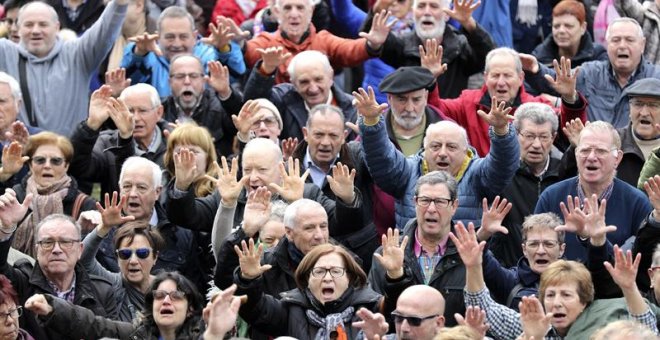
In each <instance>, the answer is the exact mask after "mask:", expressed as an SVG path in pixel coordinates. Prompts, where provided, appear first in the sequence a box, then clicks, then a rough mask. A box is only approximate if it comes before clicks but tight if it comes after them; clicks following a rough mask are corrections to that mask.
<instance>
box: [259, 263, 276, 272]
mask: <svg viewBox="0 0 660 340" xmlns="http://www.w3.org/2000/svg"><path fill="white" fill-rule="evenodd" d="M271 268H273V266H271V265H269V264H265V265H263V266H261V268H260V269H261V272H262V273H263V272H265V271H268V270H270V269H271Z"/></svg>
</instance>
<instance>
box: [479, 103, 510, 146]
mask: <svg viewBox="0 0 660 340" xmlns="http://www.w3.org/2000/svg"><path fill="white" fill-rule="evenodd" d="M511 109H512V108H511V107H506V102H505V101H502V102H500V103H499V104H498V103H497V98H495V97H493V98H492V99H491V104H490V112H488V113H486V112H484V111H482V110H478V111H477V113H478V114H479V116H480V117H481V118H482V119H483V120H485V121H486V122H487V123H488V125H490V126H492V127H493V130H494V131H495V134H497V135H499V136H503V135H506V134H507V133H508V132H509V120H512V119H513V116H512V115H510V114H509V112H511Z"/></svg>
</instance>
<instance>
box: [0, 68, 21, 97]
mask: <svg viewBox="0 0 660 340" xmlns="http://www.w3.org/2000/svg"><path fill="white" fill-rule="evenodd" d="M0 84H7V85H9V89H10V90H11V95H12V96H13V97H14V100H18V99H23V95H22V94H21V86H20V85H19V84H18V81H16V78H14V77H12V76H10V75H9V74H7V73H5V72H0Z"/></svg>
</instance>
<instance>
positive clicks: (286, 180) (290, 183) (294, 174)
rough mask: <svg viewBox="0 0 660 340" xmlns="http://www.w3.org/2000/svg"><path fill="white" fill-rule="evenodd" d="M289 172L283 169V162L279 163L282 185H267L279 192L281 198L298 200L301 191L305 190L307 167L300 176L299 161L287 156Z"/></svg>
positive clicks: (289, 200)
mask: <svg viewBox="0 0 660 340" xmlns="http://www.w3.org/2000/svg"><path fill="white" fill-rule="evenodd" d="M287 164H288V168H289V172H288V173H287V171H286V169H284V164H282V163H280V164H279V169H280V176H281V177H282V186H280V185H279V184H277V183H268V187H269V188H270V189H271V190H272V191H274V192H277V193H278V194H280V196H282V198H283V199H285V200H286V201H287V202H289V203H291V202H294V201H296V200H299V199H301V198H302V197H303V191H304V190H305V180H306V179H307V176H309V169H307V170H306V171H305V173H304V174H303V175H302V176H300V162H299V161H298V159H295V160H294V159H293V158H291V157H289V161H288V162H287Z"/></svg>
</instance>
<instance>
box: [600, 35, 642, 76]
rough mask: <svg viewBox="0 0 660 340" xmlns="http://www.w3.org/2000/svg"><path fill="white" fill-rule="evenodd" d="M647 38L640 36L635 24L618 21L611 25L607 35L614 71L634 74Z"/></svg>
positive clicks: (608, 49)
mask: <svg viewBox="0 0 660 340" xmlns="http://www.w3.org/2000/svg"><path fill="white" fill-rule="evenodd" d="M645 44H646V39H644V37H641V36H639V31H638V29H637V27H636V26H635V24H633V23H630V22H617V23H614V24H612V25H610V27H609V36H608V37H607V56H608V58H609V59H610V63H611V64H612V68H614V71H615V72H617V73H621V74H624V75H625V74H632V73H633V72H634V71H635V69H637V66H638V65H639V63H640V61H641V60H642V53H643V52H644V45H645Z"/></svg>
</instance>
